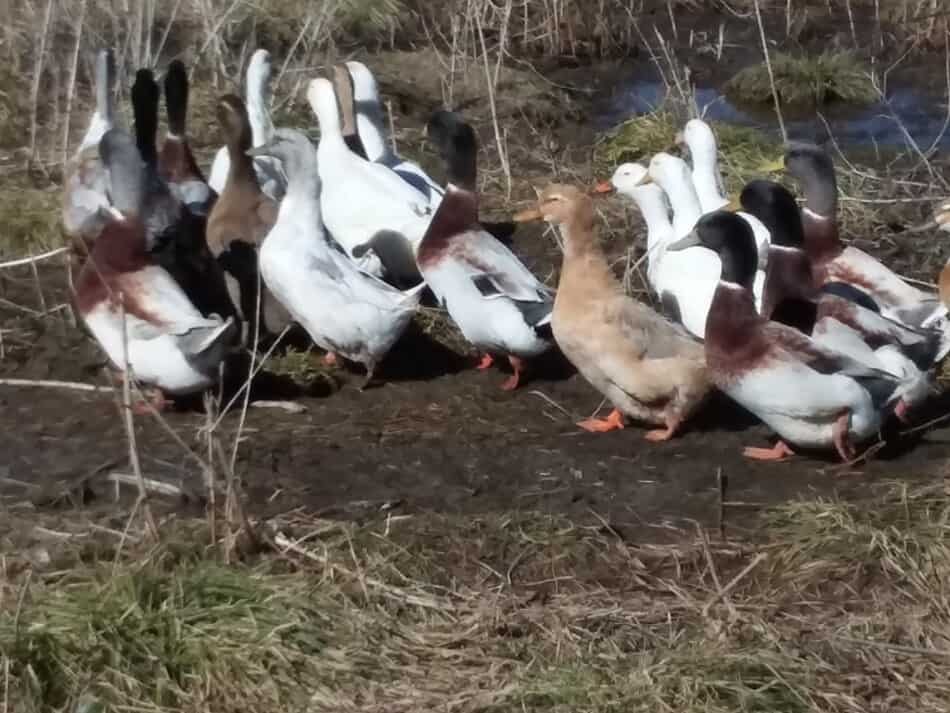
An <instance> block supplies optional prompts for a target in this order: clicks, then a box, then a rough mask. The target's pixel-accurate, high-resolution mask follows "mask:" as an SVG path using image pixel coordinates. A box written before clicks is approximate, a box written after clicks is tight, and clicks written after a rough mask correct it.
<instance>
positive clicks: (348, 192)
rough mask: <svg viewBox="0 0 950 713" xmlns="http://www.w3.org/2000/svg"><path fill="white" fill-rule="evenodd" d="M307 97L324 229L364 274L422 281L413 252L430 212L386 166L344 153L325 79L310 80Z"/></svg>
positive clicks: (336, 112) (400, 282) (330, 89)
mask: <svg viewBox="0 0 950 713" xmlns="http://www.w3.org/2000/svg"><path fill="white" fill-rule="evenodd" d="M307 99H308V101H309V102H310V106H311V108H312V109H313V111H314V114H316V116H317V120H318V122H319V124H320V141H319V143H318V145H317V161H318V166H319V170H320V182H321V184H322V188H321V191H320V211H321V215H322V218H323V222H324V225H325V226H326V228H327V230H328V231H329V232H330V234H331V235H332V236H333V238H334V240H335V241H336V242H337V243H338V244H339V245H340V246H341V247H342V248H343V249H344V250H345V251H346V253H347V254H348V255H350V256H351V257H352V258H353V259H354V260H356V262H357V264H358V265H359V266H360V267H362V268H363V269H364V270H367V271H369V272H372V273H373V274H375V275H377V276H380V277H382V276H385V277H386V279H387V280H388V281H390V282H393V283H395V284H398V285H400V286H403V287H412V286H415V285H416V284H418V283H419V282H420V280H421V279H422V278H421V275H420V273H419V269H418V267H417V265H416V248H417V247H418V245H419V242H420V241H421V240H422V237H423V235H424V234H425V232H426V229H427V228H428V227H429V221H430V220H431V219H432V214H433V210H432V208H431V207H430V206H429V202H428V201H427V200H426V198H425V196H424V195H423V194H421V193H420V192H419V191H418V190H416V189H415V188H414V187H412V186H411V185H409V184H408V183H406V182H405V181H404V180H402V178H400V177H399V175H397V174H396V173H395V172H394V171H393V170H392V169H391V168H388V167H387V166H384V165H383V164H380V163H373V162H372V161H367V160H366V159H364V158H361V157H359V156H357V155H356V154H355V153H353V152H352V151H351V150H350V149H349V147H348V146H347V145H346V142H345V141H344V139H343V133H342V128H341V122H340V115H339V107H338V104H337V97H336V92H335V91H334V89H333V84H332V83H331V82H330V81H329V80H327V79H324V78H322V77H320V78H317V79H313V80H311V82H310V84H309V86H308V89H307ZM364 143H365V142H364Z"/></svg>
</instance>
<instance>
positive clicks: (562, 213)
mask: <svg viewBox="0 0 950 713" xmlns="http://www.w3.org/2000/svg"><path fill="white" fill-rule="evenodd" d="M535 191H536V192H537V194H538V205H537V207H536V208H529V209H527V210H523V211H521V212H520V213H517V214H516V215H515V216H514V220H515V222H518V223H526V222H528V221H532V220H543V221H545V222H547V223H551V224H552V225H564V224H566V223H571V222H573V221H575V220H576V219H577V218H578V217H583V216H590V222H591V223H593V215H594V204H593V202H592V201H591V197H590V196H589V195H588V194H587V193H585V192H584V191H582V190H581V189H580V188H577V187H576V186H569V185H567V184H563V183H552V184H551V185H549V186H547V187H546V188H545V189H544V190H540V191H538V190H537V189H535Z"/></svg>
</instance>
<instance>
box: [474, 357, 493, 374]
mask: <svg viewBox="0 0 950 713" xmlns="http://www.w3.org/2000/svg"><path fill="white" fill-rule="evenodd" d="M494 363H495V357H493V356H492V355H491V354H483V355H482V360H481V361H480V362H478V366H476V367H475V368H476V369H478V370H479V371H485V369H491V365H492V364H494Z"/></svg>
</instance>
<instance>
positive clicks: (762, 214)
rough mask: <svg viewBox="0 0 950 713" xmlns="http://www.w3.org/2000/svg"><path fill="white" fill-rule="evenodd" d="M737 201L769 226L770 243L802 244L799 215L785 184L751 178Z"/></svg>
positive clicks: (791, 245)
mask: <svg viewBox="0 0 950 713" xmlns="http://www.w3.org/2000/svg"><path fill="white" fill-rule="evenodd" d="M739 201H740V203H741V204H742V209H743V210H744V211H745V212H746V213H749V214H751V215H754V216H755V217H756V218H758V219H759V220H761V221H762V224H763V225H764V226H765V227H766V228H768V231H769V235H770V238H769V242H770V243H771V244H772V245H775V246H779V247H785V248H803V247H804V243H805V233H804V228H803V226H802V214H801V211H800V210H799V209H798V203H797V202H796V201H795V196H793V195H792V194H791V192H790V191H789V190H788V189H787V188H785V186H783V185H780V184H778V183H775V182H774V181H766V180H755V181H751V182H750V183H747V184H746V186H745V188H743V189H742V193H741V194H740V196H739Z"/></svg>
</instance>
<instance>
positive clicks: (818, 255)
mask: <svg viewBox="0 0 950 713" xmlns="http://www.w3.org/2000/svg"><path fill="white" fill-rule="evenodd" d="M782 164H783V165H784V167H785V170H786V171H787V172H788V174H789V175H790V176H792V177H793V178H795V179H796V180H797V181H798V183H799V185H800V186H801V188H802V192H803V194H804V197H805V205H804V206H803V207H802V220H803V223H804V229H805V251H806V252H807V253H808V257H809V258H810V259H811V262H812V269H813V271H814V279H815V284H816V285H818V286H821V285H824V284H826V283H829V282H843V283H846V284H851V285H854V286H855V287H857V288H859V289H860V290H862V291H864V292H866V293H867V294H868V296H869V297H870V298H871V299H873V300H874V302H875V303H877V305H878V307H879V308H880V310H881V314H883V315H884V316H885V317H889V318H891V319H894V320H896V321H898V322H901V323H903V324H906V325H908V326H911V327H920V326H924V327H934V328H939V329H943V328H944V327H945V325H946V323H947V320H946V314H947V308H946V307H944V306H943V305H942V304H941V302H940V300H939V299H938V296H937V295H936V294H935V293H930V292H924V291H922V290H918V289H917V288H916V287H912V286H911V285H909V284H907V283H906V282H904V280H903V279H901V277H900V276H899V275H897V274H896V273H895V272H893V271H892V270H891V269H890V268H888V267H887V266H885V265H884V264H883V263H881V262H880V261H879V260H877V259H876V258H874V257H872V256H871V255H868V254H867V253H866V252H864V251H863V250H860V249H859V248H856V247H854V246H851V245H845V244H844V243H842V242H841V238H840V236H839V233H838V219H837V212H838V186H837V180H836V178H835V167H834V163H833V162H832V160H831V157H830V156H829V155H828V154H827V152H825V151H823V150H822V149H821V148H819V147H818V146H816V145H814V144H807V143H800V142H794V143H790V144H789V145H788V147H787V149H786V152H785V156H784V159H783V161H782Z"/></svg>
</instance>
